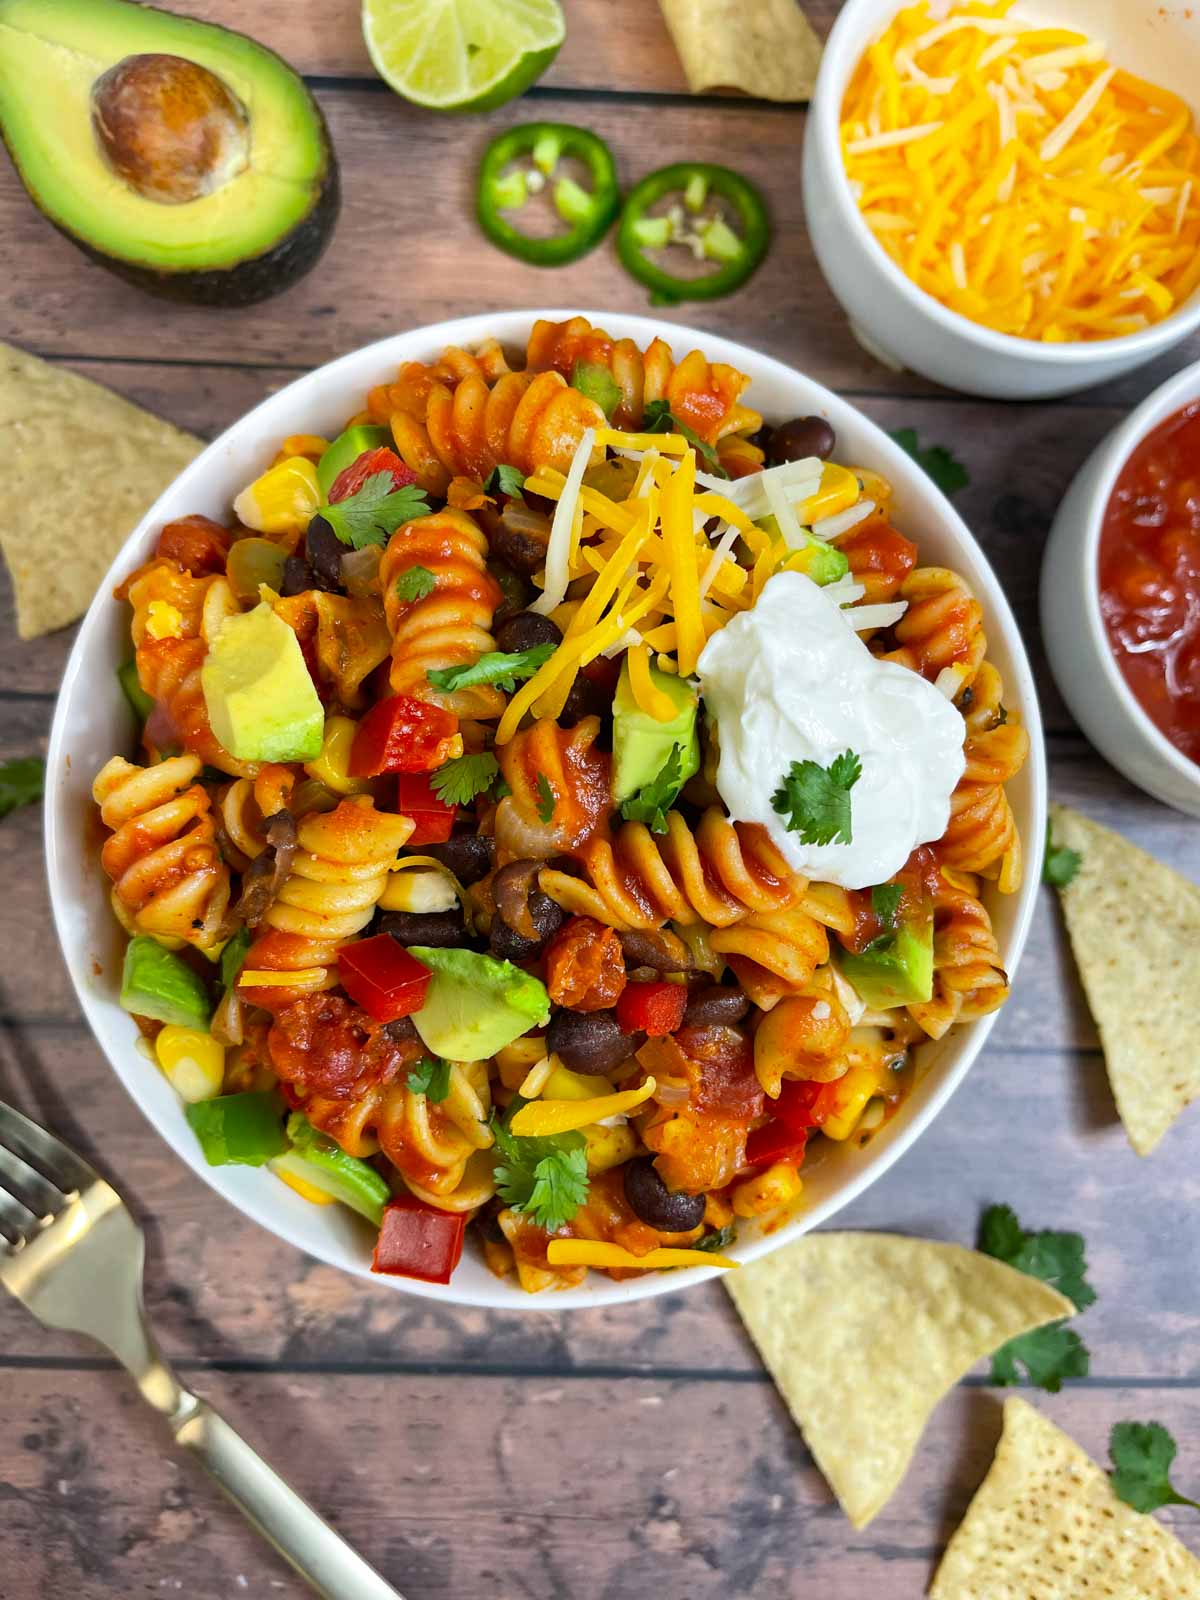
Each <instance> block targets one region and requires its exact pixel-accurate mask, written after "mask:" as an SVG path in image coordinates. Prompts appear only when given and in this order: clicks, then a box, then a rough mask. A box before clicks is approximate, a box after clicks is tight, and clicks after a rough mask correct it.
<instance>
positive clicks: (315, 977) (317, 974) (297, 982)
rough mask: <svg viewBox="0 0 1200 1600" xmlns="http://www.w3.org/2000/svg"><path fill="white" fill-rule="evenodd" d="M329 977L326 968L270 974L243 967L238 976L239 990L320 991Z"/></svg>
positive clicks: (305, 968)
mask: <svg viewBox="0 0 1200 1600" xmlns="http://www.w3.org/2000/svg"><path fill="white" fill-rule="evenodd" d="M328 976H329V969H328V967H298V968H297V969H296V971H295V972H272V971H270V970H269V969H267V968H265V967H263V968H259V967H255V968H254V969H253V970H251V969H250V968H249V967H243V968H242V970H241V972H240V973H239V975H238V988H239V989H320V988H321V987H322V986H323V985H324V983H325V979H326V978H327V977H328Z"/></svg>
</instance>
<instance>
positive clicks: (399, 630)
mask: <svg viewBox="0 0 1200 1600" xmlns="http://www.w3.org/2000/svg"><path fill="white" fill-rule="evenodd" d="M486 558H487V540H486V538H485V537H484V535H483V533H482V532H481V531H480V529H479V527H478V526H477V525H476V523H475V522H474V521H473V519H472V518H471V517H469V516H468V515H467V513H466V512H465V511H450V510H446V511H439V512H436V513H435V514H434V515H433V516H429V517H418V518H417V519H416V521H415V522H406V523H405V524H404V526H403V527H401V528H397V530H396V532H395V533H394V534H393V535H392V537H391V539H390V540H389V541H388V546H387V549H386V550H385V551H384V555H383V560H382V561H381V562H380V564H379V582H380V585H381V587H382V589H383V597H384V601H383V603H384V610H385V615H386V617H387V625H388V628H389V630H390V632H391V640H392V644H391V648H392V669H391V685H392V690H393V692H394V693H396V694H409V695H415V696H416V698H417V699H419V700H431V701H433V702H435V703H436V704H437V705H440V706H444V707H445V708H446V710H448V711H453V712H455V713H456V715H458V716H460V717H476V718H478V717H495V716H499V715H500V713H501V712H502V711H503V710H504V704H505V701H504V695H503V693H502V692H501V691H500V690H499V689H496V688H493V687H491V686H490V685H487V684H480V685H477V686H476V687H474V688H469V689H455V690H446V689H434V688H433V687H432V686H431V684H430V682H429V677H428V674H429V672H430V671H431V670H434V669H440V668H443V667H462V666H469V665H470V664H471V663H472V662H473V661H476V660H478V658H479V657H480V656H481V655H483V654H484V653H485V651H488V650H494V649H495V647H496V642H495V640H494V639H493V638H492V634H491V626H492V616H493V613H494V612H495V610H496V607H497V606H498V605H499V604H500V598H501V597H500V587H499V585H498V584H497V583H496V580H495V579H494V578H493V577H492V576H491V574H490V573H489V572H488V570H487V567H486V565H485V561H486ZM416 566H420V567H424V568H425V570H426V571H427V572H431V573H432V574H433V578H434V587H433V590H432V591H431V593H429V594H427V595H425V596H424V597H423V598H422V599H419V600H402V599H400V597H399V596H398V595H397V593H396V580H397V579H398V578H399V577H400V575H401V573H404V572H407V571H408V569H409V568H410V567H416Z"/></svg>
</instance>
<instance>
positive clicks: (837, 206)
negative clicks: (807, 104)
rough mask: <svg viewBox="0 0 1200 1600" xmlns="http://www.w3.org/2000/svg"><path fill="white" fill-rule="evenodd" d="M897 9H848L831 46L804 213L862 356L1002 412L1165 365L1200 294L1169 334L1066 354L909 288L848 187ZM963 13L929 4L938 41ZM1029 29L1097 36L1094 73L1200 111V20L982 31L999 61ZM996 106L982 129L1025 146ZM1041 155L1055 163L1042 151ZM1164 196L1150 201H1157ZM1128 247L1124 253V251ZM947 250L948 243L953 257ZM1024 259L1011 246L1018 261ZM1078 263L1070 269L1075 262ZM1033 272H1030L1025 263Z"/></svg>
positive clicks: (1196, 292)
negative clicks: (850, 120)
mask: <svg viewBox="0 0 1200 1600" xmlns="http://www.w3.org/2000/svg"><path fill="white" fill-rule="evenodd" d="M899 9H900V8H899V6H898V5H897V3H896V0H847V3H846V4H845V5H844V6H843V7H842V9H841V11H840V13H839V15H838V19H837V22H836V24H835V25H834V28H833V31H832V33H831V34H830V37H829V42H828V44H827V46H826V50H825V54H824V58H823V60H822V64H821V70H820V74H819V76H818V80H817V86H816V90H815V92H814V94H813V100H812V105H811V108H810V111H809V117H808V124H807V129H806V133H805V143H804V164H803V174H804V178H803V181H804V208H805V216H806V219H807V223H808V229H809V233H810V235H811V237H812V242H813V248H814V250H815V252H816V256H817V260H818V261H819V263H820V265H821V268H822V270H823V271H824V274H825V277H826V279H827V280H828V282H829V286H830V288H831V289H832V291H833V293H834V294H835V296H836V297H837V299H838V300H839V301H840V302H841V304H842V306H843V308H844V309H845V311H846V313H847V315H848V316H849V318H850V322H851V325H852V327H853V329H854V332H855V335H856V336H857V338H858V339H859V341H860V343H861V344H862V345H863V346H864V347H865V348H866V349H867V350H868V351H869V352H870V353H871V354H873V355H874V356H876V357H877V358H878V359H879V360H880V361H882V362H883V363H884V364H885V365H888V366H892V367H894V368H897V369H902V368H909V369H911V370H912V371H914V372H918V373H920V374H922V375H923V376H924V377H927V378H932V379H934V380H935V381H936V382H938V383H943V384H945V385H946V386H947V387H949V388H952V389H959V390H962V391H964V392H966V393H968V394H978V395H986V396H990V397H994V398H997V399H1005V400H1030V399H1042V398H1047V397H1050V396H1053V395H1062V394H1071V393H1074V392H1075V391H1077V390H1080V389H1085V388H1088V387H1090V386H1092V385H1093V384H1099V383H1103V382H1106V381H1108V380H1110V379H1113V378H1116V377H1119V376H1121V375H1122V374H1123V373H1126V372H1129V371H1132V370H1133V369H1134V368H1136V367H1139V366H1142V365H1144V364H1145V363H1146V362H1148V361H1151V360H1153V359H1154V357H1155V356H1158V355H1160V354H1161V353H1162V352H1163V351H1165V350H1168V349H1170V348H1171V347H1172V346H1173V345H1176V344H1178V343H1179V342H1180V340H1182V339H1185V338H1186V337H1187V336H1188V335H1189V334H1191V333H1193V332H1194V331H1195V330H1196V328H1197V327H1200V288H1193V289H1192V291H1191V292H1190V293H1188V294H1187V295H1186V298H1182V300H1181V303H1179V304H1178V305H1177V306H1176V308H1175V309H1173V310H1172V311H1171V312H1170V314H1168V315H1166V316H1163V317H1162V318H1161V320H1156V321H1149V322H1148V323H1147V325H1146V326H1137V324H1138V323H1140V322H1147V319H1146V318H1145V317H1136V316H1135V317H1129V318H1126V319H1125V322H1126V323H1127V324H1128V325H1129V326H1130V327H1131V328H1133V329H1134V331H1130V332H1127V333H1118V334H1115V335H1114V336H1112V337H1097V338H1088V339H1084V338H1079V337H1064V338H1062V339H1061V342H1058V341H1057V340H1056V342H1051V341H1050V340H1049V339H1043V338H1042V337H1016V336H1014V335H1013V334H1011V333H1006V332H1002V331H998V330H997V329H996V328H993V327H990V326H987V325H986V324H985V323H983V322H977V321H973V320H971V319H970V318H969V317H968V316H966V315H963V314H962V313H961V312H960V311H958V310H955V309H952V308H951V307H950V305H948V304H945V303H943V301H942V300H941V299H939V298H935V296H934V294H933V293H930V292H926V290H925V289H924V288H922V287H920V286H919V285H918V283H917V282H915V281H914V280H913V278H911V277H909V276H908V274H907V272H906V271H905V270H903V269H902V267H901V266H900V265H899V263H898V262H897V261H896V260H895V259H893V257H892V256H891V255H889V253H888V251H887V250H885V249H884V248H883V246H882V245H881V244H880V242H879V239H878V238H877V237H876V235H875V233H873V232H872V228H871V226H870V225H869V224H868V222H867V221H866V220H864V217H863V214H862V211H861V210H860V207H859V203H858V202H859V195H858V193H857V192H856V189H855V187H854V185H853V184H852V183H851V181H850V179H849V178H848V175H847V171H846V166H845V159H844V156H843V146H842V139H841V130H840V124H841V119H842V114H843V102H844V99H845V96H846V91H847V86H848V85H849V83H850V81H851V78H852V76H853V74H854V71H855V68H856V67H857V65H858V63H859V61H860V59H861V58H862V57H863V54H864V52H865V51H866V50H867V49H868V48H869V47H870V46H871V45H872V43H873V42H874V41H876V40H878V39H879V38H880V36H881V35H882V34H883V33H884V32H885V30H886V29H887V28H888V27H889V25H890V24H891V23H892V20H893V18H894V17H895V16H896V14H897V12H898V11H899ZM960 9H962V8H961V7H958V6H952V5H951V4H949V3H947V0H943V3H935V4H931V6H930V11H931V19H932V21H933V25H934V27H935V28H936V27H937V26H938V23H937V19H938V18H944V17H946V15H947V14H948V13H950V12H951V11H958V10H960ZM1010 23H1011V29H1010V28H1009V24H1010ZM1030 25H1034V26H1038V27H1043V28H1045V27H1055V28H1066V29H1071V30H1074V31H1076V32H1078V33H1081V34H1085V35H1086V36H1087V38H1088V40H1089V45H1088V47H1087V59H1088V60H1089V61H1095V62H1096V64H1097V69H1098V70H1099V71H1100V72H1101V75H1103V74H1104V73H1107V71H1108V68H1106V67H1104V66H1103V63H1104V62H1105V61H1107V62H1108V63H1109V64H1110V65H1111V66H1115V67H1120V68H1123V69H1124V70H1125V71H1127V72H1130V73H1133V74H1136V75H1137V76H1138V77H1140V78H1143V79H1145V80H1146V81H1147V82H1149V83H1150V84H1156V85H1159V86H1161V87H1162V88H1164V89H1166V90H1168V91H1170V92H1171V93H1173V94H1174V95H1177V96H1178V97H1180V98H1181V99H1182V100H1183V101H1184V102H1186V104H1187V106H1188V107H1190V108H1191V110H1192V112H1193V114H1195V113H1196V111H1197V110H1198V109H1200V21H1197V20H1195V19H1193V18H1192V16H1191V13H1190V11H1186V10H1184V9H1183V8H1180V7H1167V6H1163V7H1159V6H1151V5H1149V4H1138V3H1135V0H1058V3H1054V0H1018V3H1017V5H1016V6H1014V8H1013V10H1012V12H1011V14H1010V15H1009V16H1008V17H1006V18H1004V19H1003V21H1002V22H1001V21H999V20H996V19H990V18H989V19H988V20H987V21H985V23H984V26H985V27H987V28H990V29H991V30H992V32H993V33H996V34H997V38H996V40H995V41H994V44H995V48H996V49H997V50H999V49H1000V47H1001V46H1002V45H1003V44H1004V39H1003V37H1002V36H1001V32H1000V31H998V30H1002V31H1003V33H1009V32H1010V31H1011V32H1012V33H1015V32H1017V30H1018V29H1020V28H1021V27H1023V26H1025V27H1027V26H1030ZM924 37H926V38H928V37H929V35H928V34H927V35H925V36H924ZM1009 42H1011V40H1010V41H1009ZM1000 69H1001V70H1002V69H1003V64H1002V63H1001V64H1000ZM918 70H919V69H918ZM929 81H931V82H932V81H933V80H929ZM945 81H949V80H945ZM989 87H991V86H989ZM981 92H982V91H981ZM993 99H994V101H995V102H996V103H995V104H991V103H989V104H988V105H987V107H986V108H984V107H982V106H981V112H982V115H981V117H980V119H979V121H980V123H982V122H983V120H984V118H993V119H994V118H997V117H998V118H1001V119H1002V120H1001V123H1000V134H999V137H1000V139H1001V140H1002V141H1004V140H1007V139H1009V138H1010V137H1011V136H1013V135H1019V134H1020V132H1021V129H1022V125H1023V124H1022V118H1021V117H1020V115H1018V114H1017V112H1019V109H1020V108H1019V106H1018V107H1017V110H1016V111H1014V106H1013V103H1012V102H1011V100H1010V99H1009V98H1008V97H1007V96H1006V93H1005V91H1004V90H1003V88H1002V87H1000V88H997V91H996V94H995V95H994V96H993ZM1001 102H1002V103H1001ZM1088 110H1089V107H1088V106H1087V105H1086V104H1081V105H1079V106H1076V107H1073V108H1072V109H1071V111H1069V112H1068V113H1067V114H1066V115H1065V116H1064V117H1063V118H1062V120H1061V123H1060V124H1059V126H1058V127H1057V128H1056V129H1055V130H1054V133H1053V134H1052V136H1051V139H1050V140H1048V141H1047V144H1051V143H1052V145H1053V151H1054V152H1057V153H1058V154H1061V152H1062V148H1063V147H1065V146H1066V144H1067V143H1068V142H1069V140H1070V139H1071V138H1072V137H1073V136H1074V135H1075V134H1076V132H1077V125H1078V123H1079V122H1080V121H1081V116H1082V114H1086V113H1087V112H1088ZM1006 118H1007V119H1008V120H1007V122H1006V121H1005V120H1004V119H1006ZM941 126H942V124H940V123H936V122H934V123H930V124H928V125H927V126H924V125H923V126H921V127H917V128H915V129H914V128H906V127H900V128H894V129H885V131H883V132H881V133H875V134H873V135H872V134H871V133H869V132H868V134H867V137H866V138H865V139H863V140H860V141H858V142H857V147H861V148H864V149H865V148H866V146H868V145H870V144H871V143H872V139H874V141H875V143H877V144H880V148H885V147H886V146H884V145H883V144H881V143H880V141H891V142H892V144H893V145H896V144H898V143H899V142H900V141H901V140H903V139H904V138H905V137H906V136H909V135H912V136H914V137H917V136H921V135H923V134H925V133H928V132H929V131H930V129H937V128H939V127H941ZM848 148H849V147H848ZM959 148H960V149H961V151H962V154H963V155H964V156H965V157H966V159H967V160H968V161H971V160H972V154H973V150H972V138H971V134H970V132H969V131H964V132H963V134H962V135H961V137H960V139H959ZM1041 153H1042V154H1043V155H1049V154H1050V153H1051V152H1048V151H1047V149H1046V146H1043V147H1042V150H1041ZM1036 154H1037V151H1036V150H1035V152H1034V155H1035V156H1036ZM986 177H987V173H986V172H985V171H983V170H981V171H979V173H978V180H979V183H980V184H982V183H983V182H984V180H985V178H986ZM1152 177H1153V173H1151V178H1152ZM1105 180H1106V173H1105V171H1104V170H1103V169H1100V170H1099V171H1098V173H1097V184H1098V187H1103V184H1104V182H1105ZM1147 181H1148V182H1149V181H1150V180H1149V179H1147ZM968 192H969V191H968ZM1153 192H1154V191H1153V189H1152V188H1151V189H1150V190H1147V193H1153ZM1191 198H1192V196H1191V191H1190V189H1189V190H1188V193H1187V194H1186V195H1181V196H1180V209H1181V210H1182V208H1183V206H1184V205H1185V204H1190V203H1191ZM967 204H968V206H969V200H968V202H967ZM916 207H917V209H916V215H917V216H918V218H919V219H921V220H924V219H925V218H926V217H928V215H929V212H930V209H931V208H930V206H929V205H928V204H927V203H925V204H922V203H920V202H916ZM1071 215H1072V217H1073V218H1082V217H1083V212H1082V210H1080V211H1079V212H1078V214H1077V213H1076V212H1075V211H1074V210H1073V211H1072V213H1071ZM983 220H984V221H985V222H986V221H987V220H989V215H988V213H986V212H985V213H984V217H983ZM1081 225H1082V224H1081ZM964 226H965V224H964ZM964 237H967V236H966V235H965V234H964ZM976 237H978V235H976ZM1120 243H1121V241H1119V240H1114V248H1116V247H1117V246H1118V245H1120ZM944 246H945V240H944V238H943V240H942V242H941V248H943V249H944ZM969 248H970V243H969V241H968V249H969ZM1015 248H1016V247H1015V246H1010V245H1008V244H1006V245H1005V249H1006V250H1015ZM949 254H951V255H952V256H954V257H956V258H957V263H956V264H957V273H956V275H957V277H958V279H959V282H960V283H961V285H962V287H963V288H964V289H966V287H967V280H966V278H965V276H964V274H963V266H962V263H963V255H962V247H961V245H959V246H958V247H957V249H956V248H955V246H954V245H953V244H952V245H951V246H950V252H949ZM1029 259H1033V257H1032V256H1031V257H1030V258H1029ZM1066 259H1068V258H1067V257H1066V256H1065V255H1064V257H1063V260H1066ZM953 264H955V263H952V265H953ZM1021 265H1022V267H1024V259H1023V260H1022V262H1021ZM1035 266H1036V262H1035ZM1047 276H1048V275H1047ZM972 287H973V285H972ZM1043 292H1046V293H1052V292H1053V286H1052V285H1048V286H1046V287H1045V288H1044V291H1043ZM1165 303H1166V302H1164V304H1165ZM1116 325H1120V324H1119V323H1118V324H1116Z"/></svg>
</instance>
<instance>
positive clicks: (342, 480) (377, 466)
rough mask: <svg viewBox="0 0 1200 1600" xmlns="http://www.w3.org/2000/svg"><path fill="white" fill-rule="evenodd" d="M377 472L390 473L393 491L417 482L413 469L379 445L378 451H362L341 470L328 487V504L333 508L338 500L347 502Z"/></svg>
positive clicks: (382, 445) (386, 448)
mask: <svg viewBox="0 0 1200 1600" xmlns="http://www.w3.org/2000/svg"><path fill="white" fill-rule="evenodd" d="M377 472H390V473H391V475H392V488H393V489H403V488H406V487H407V486H408V485H409V484H410V483H416V481H417V475H416V473H415V472H414V471H413V469H412V468H411V467H408V466H405V464H404V462H403V461H401V459H400V457H399V456H398V455H397V454H396V452H395V451H394V450H389V449H388V447H387V445H385V444H381V445H380V446H379V447H378V449H375V450H364V451H363V453H362V455H360V456H359V457H358V459H357V460H356V461H352V462H351V463H350V465H349V466H348V467H343V468H342V470H341V472H339V473H338V475H337V477H336V478H335V479H334V480H333V482H332V483H331V484H330V486H329V504H330V505H331V506H335V505H337V503H338V501H339V500H349V498H350V496H351V495H352V494H357V493H358V491H359V490H360V489H361V488H362V486H363V484H364V483H366V481H367V479H368V478H373V477H374V476H375V474H376V473H377Z"/></svg>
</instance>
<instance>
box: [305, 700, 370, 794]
mask: <svg viewBox="0 0 1200 1600" xmlns="http://www.w3.org/2000/svg"><path fill="white" fill-rule="evenodd" d="M357 731H358V723H357V722H355V721H354V720H353V718H351V717H326V718H325V737H324V739H323V740H322V741H321V754H320V755H319V756H317V757H316V758H315V759H314V760H312V761H306V762H305V763H304V770H305V772H307V773H308V775H309V777H310V778H316V780H317V782H318V783H323V784H324V785H325V787H326V788H327V789H332V790H333V792H334V794H366V793H368V791H369V790H370V787H371V785H370V783H369V782H368V781H367V779H366V778H352V777H351V776H350V746H351V745H352V744H353V743H354V735H355V734H356V733H357Z"/></svg>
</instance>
